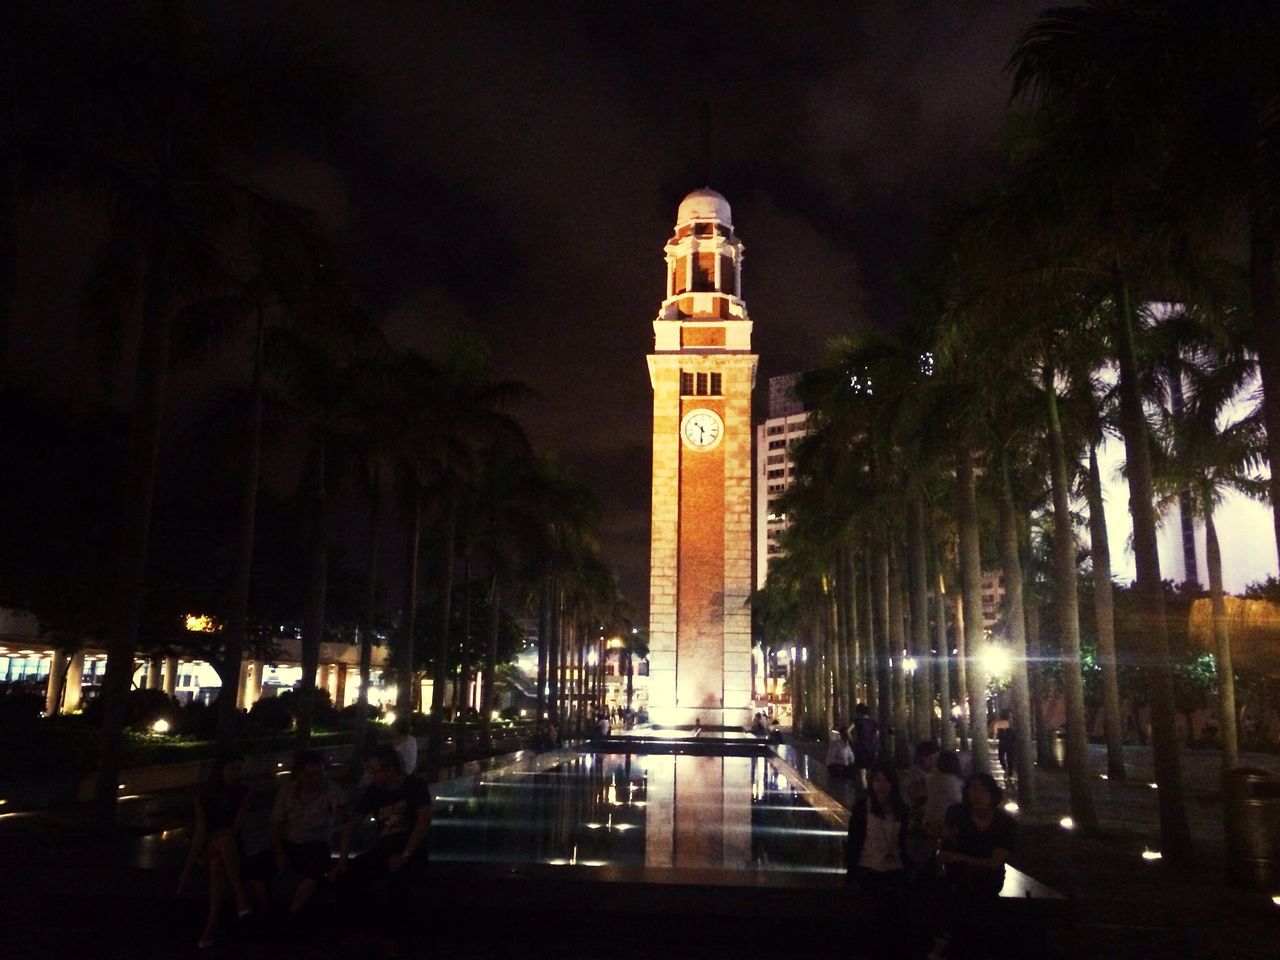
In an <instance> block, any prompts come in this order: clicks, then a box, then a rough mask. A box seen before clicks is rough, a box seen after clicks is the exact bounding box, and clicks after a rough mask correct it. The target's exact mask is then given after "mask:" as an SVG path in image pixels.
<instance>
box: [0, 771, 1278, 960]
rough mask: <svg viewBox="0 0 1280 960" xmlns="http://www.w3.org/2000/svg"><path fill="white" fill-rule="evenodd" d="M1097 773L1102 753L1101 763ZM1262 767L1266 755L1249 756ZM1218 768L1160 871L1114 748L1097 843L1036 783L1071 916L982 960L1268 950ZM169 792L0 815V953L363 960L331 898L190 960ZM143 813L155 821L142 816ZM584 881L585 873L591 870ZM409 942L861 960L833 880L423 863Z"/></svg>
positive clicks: (460, 953)
mask: <svg viewBox="0 0 1280 960" xmlns="http://www.w3.org/2000/svg"><path fill="white" fill-rule="evenodd" d="M1098 759H1099V769H1100V770H1101V769H1103V767H1102V765H1101V757H1100V756H1099V758H1098ZM1250 762H1251V763H1260V764H1261V765H1263V766H1268V765H1269V766H1270V767H1271V768H1272V769H1275V768H1276V766H1277V764H1276V760H1275V758H1250ZM1216 764H1217V758H1216V756H1215V755H1213V754H1212V753H1210V752H1207V751H1206V752H1205V753H1204V754H1198V753H1195V752H1191V753H1189V754H1188V755H1187V758H1186V767H1187V776H1188V783H1189V785H1190V786H1191V790H1190V793H1191V815H1192V826H1193V831H1194V833H1195V836H1196V841H1197V857H1198V860H1197V864H1196V865H1195V866H1194V867H1193V868H1192V869H1190V870H1184V871H1175V870H1173V869H1171V868H1169V867H1168V866H1166V865H1164V864H1163V863H1160V862H1154V863H1153V862H1149V861H1144V860H1143V859H1142V856H1141V853H1142V851H1143V849H1144V847H1155V846H1158V844H1157V843H1156V837H1157V832H1156V830H1155V828H1154V826H1153V825H1154V823H1155V816H1154V810H1155V791H1154V790H1151V789H1150V787H1149V786H1148V785H1147V781H1146V777H1149V775H1150V774H1149V758H1147V757H1146V755H1145V753H1144V751H1141V750H1139V749H1137V748H1135V749H1134V750H1133V751H1132V761H1131V764H1130V766H1131V777H1130V780H1129V782H1127V783H1123V784H1116V783H1104V782H1101V781H1099V783H1098V786H1097V799H1098V802H1099V806H1100V809H1101V811H1102V815H1103V824H1104V833H1103V834H1102V835H1101V836H1098V837H1084V836H1081V835H1079V834H1078V833H1076V832H1070V831H1067V830H1064V829H1062V828H1061V827H1060V826H1058V820H1059V818H1060V817H1061V816H1063V815H1065V814H1066V812H1067V809H1066V799H1065V797H1066V783H1065V776H1064V775H1063V774H1062V773H1060V772H1057V771H1046V772H1044V773H1043V774H1042V777H1041V793H1042V803H1041V809H1040V811H1039V812H1038V813H1036V814H1035V815H1027V814H1025V813H1023V814H1022V815H1021V820H1022V824H1021V828H1020V836H1019V849H1018V852H1017V855H1016V857H1015V858H1014V864H1015V865H1016V866H1017V867H1018V868H1020V869H1022V870H1024V871H1026V872H1027V873H1029V874H1031V875H1032V876H1034V877H1036V878H1037V879H1039V880H1041V881H1043V882H1045V883H1047V884H1049V885H1050V886H1052V887H1054V888H1056V889H1058V890H1060V891H1062V892H1063V893H1065V894H1066V895H1067V896H1068V897H1069V898H1070V899H1071V901H1072V903H1071V910H1072V919H1071V922H1070V923H1069V924H1067V925H1065V926H1064V925H1062V924H1061V923H1060V919H1061V916H1060V915H1058V916H1056V917H1047V918H1037V916H1036V914H1035V913H1034V910H1035V909H1036V908H1035V907H1034V906H1028V905H1019V907H1020V908H1021V909H1022V913H1021V914H1019V915H1016V916H1015V919H1016V920H1017V921H1018V922H1019V923H1023V929H1022V930H1020V931H1018V930H1015V931H1014V932H1013V933H1012V934H1010V935H1009V936H1008V938H1005V939H1002V941H1001V942H1000V943H998V944H993V950H992V956H1010V955H1016V954H1017V953H1019V952H1022V951H1020V950H1018V949H1017V948H1018V947H1020V946H1027V945H1034V944H1036V943H1037V941H1040V942H1039V944H1038V946H1037V947H1036V950H1037V952H1036V953H1035V954H1034V955H1037V956H1048V957H1060V958H1064V960H1065V958H1076V957H1079V958H1121V960H1123V958H1145V957H1195V958H1228V957H1230V958H1246V960H1248V958H1253V957H1257V958H1259V960H1261V958H1268V960H1272V958H1274V957H1276V956H1280V907H1276V906H1274V905H1273V904H1272V903H1271V894H1272V893H1277V894H1280V890H1277V891H1265V892H1264V891H1244V890H1238V889H1235V888H1232V887H1230V886H1228V885H1227V884H1226V882H1225V871H1224V866H1223V864H1224V860H1225V857H1224V851H1223V841H1222V818H1221V813H1220V810H1221V806H1220V804H1221V799H1220V791H1219V788H1218V785H1217V774H1216V769H1217V768H1216ZM181 803H182V801H181V800H180V799H178V798H173V797H170V798H159V799H157V800H156V801H155V802H154V803H147V802H140V803H138V804H137V805H136V806H135V808H134V809H133V810H132V811H131V812H130V811H128V808H127V807H126V811H127V815H126V817H125V818H124V821H125V822H124V824H123V827H122V830H121V831H120V833H119V835H118V836H117V837H115V838H113V839H112V840H109V841H103V840H100V839H98V838H96V837H95V836H94V835H93V833H92V831H91V830H90V829H89V828H88V826H87V825H86V824H85V823H84V822H83V820H82V813H81V812H80V811H78V810H75V809H67V810H61V811H54V812H51V813H45V814H31V815H20V816H7V817H5V819H3V820H0V863H3V865H4V869H3V870H0V897H2V898H3V900H0V902H3V903H4V905H5V911H4V912H5V915H6V917H7V918H8V922H7V923H6V924H5V931H4V934H3V936H2V937H0V955H2V956H4V957H5V958H33V960H44V958H63V957H71V956H87V957H100V958H117V957H118V958H121V960H124V958H130V960H132V958H139V960H142V958H163V957H184V956H210V957H221V956H228V957H231V956H234V957H245V958H258V957H261V958H267V957H272V958H277V957H299V958H312V957H314V958H328V957H361V958H366V957H367V958H376V957H378V956H380V955H381V951H382V948H381V945H380V943H379V941H378V938H377V937H376V936H370V935H368V934H361V933H359V932H358V929H357V925H356V924H355V922H354V920H355V919H356V918H353V917H350V916H349V915H347V913H346V911H344V909H343V908H342V905H341V904H332V905H330V906H329V907H328V908H326V909H324V910H322V911H319V912H318V913H317V914H316V915H315V916H313V917H312V918H310V919H309V921H308V922H307V923H306V924H301V925H299V926H298V927H297V928H295V929H283V928H278V927H275V926H271V925H267V924H265V923H264V922H261V921H255V920H250V921H246V922H245V923H244V924H243V925H236V924H228V926H227V928H226V929H227V932H226V934H225V935H224V936H223V937H222V938H221V939H220V940H219V943H218V945H217V946H216V947H215V948H213V949H212V950H209V951H199V950H197V949H196V947H195V940H196V934H197V933H198V931H199V927H200V922H201V918H202V915H203V903H202V902H201V899H200V896H199V892H198V891H197V892H196V893H195V895H187V896H183V897H177V896H175V895H174V885H175V882H176V867H175V863H177V862H179V861H180V859H181V855H182V850H183V847H184V846H185V839H184V837H183V836H182V835H177V836H169V835H163V834H159V833H155V832H154V829H155V826H156V824H157V822H162V821H167V822H171V821H172V816H173V812H174V808H175V805H180V804H181ZM157 818H158V819H157ZM597 876H599V875H597ZM415 903H417V904H420V905H421V906H420V910H418V911H416V912H415V916H414V918H413V922H412V933H411V934H410V936H409V937H408V938H406V940H405V941H404V942H403V944H402V947H401V951H400V955H401V956H409V957H417V956H423V957H425V956H432V957H441V956H443V957H458V958H473V957H474V958H481V957H495V958H497V957H501V958H503V960H510V958H512V957H522V958H523V957H535V958H541V957H547V958H552V957H554V958H567V960H575V958H578V957H581V958H584V960H585V958H588V957H589V958H592V960H604V958H608V960H631V958H636V960H641V958H643V960H663V958H673V960H676V958H681V960H683V958H690V960H693V958H708V960H718V958H721V957H723V958H726V960H727V958H734V960H740V958H743V957H746V956H767V955H770V954H774V953H782V954H783V955H794V956H800V957H805V958H810V957H811V958H815V960H824V958H828V957H830V958H841V960H850V958H856V957H858V956H859V955H860V954H861V951H860V949H859V946H860V942H861V941H860V929H861V927H862V924H863V922H864V920H865V918H864V917H862V915H861V913H862V908H861V907H860V905H859V904H858V902H857V900H856V899H855V898H853V897H851V896H850V895H849V893H848V891H846V890H844V889H843V888H841V887H840V886H838V885H837V886H821V885H805V886H803V887H796V886H794V885H790V884H787V883H769V884H756V883H745V884H743V885H741V886H739V887H736V888H719V889H715V890H710V889H707V888H698V887H682V886H680V885H678V884H674V883H667V884H659V885H653V884H645V885H635V884H632V883H630V882H627V878H625V877H617V876H615V877H613V878H612V879H611V880H609V881H606V882H601V881H600V879H597V880H594V881H587V880H585V878H584V877H583V875H582V874H576V875H573V878H572V879H568V880H566V879H564V877H563V872H562V871H555V870H549V871H538V870H529V869H526V870H521V871H516V872H513V871H498V872H497V873H493V872H488V873H486V872H482V871H474V870H471V871H469V870H466V869H460V868H458V867H455V866H450V865H439V866H436V865H433V867H432V872H431V874H430V875H429V876H428V877H427V878H426V882H425V886H424V888H423V890H422V892H421V895H420V896H419V897H417V898H415Z"/></svg>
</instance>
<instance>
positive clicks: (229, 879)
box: [178, 750, 253, 949]
mask: <svg viewBox="0 0 1280 960" xmlns="http://www.w3.org/2000/svg"><path fill="white" fill-rule="evenodd" d="M243 776H244V757H243V755H241V754H240V753H239V751H234V750H228V751H223V752H221V753H219V754H218V755H217V756H215V757H214V758H213V764H212V765H211V766H210V767H209V776H208V779H207V780H206V781H205V784H204V787H203V788H202V789H201V790H200V793H199V794H198V795H197V796H196V831H195V835H194V836H193V837H192V839H191V852H190V853H189V854H188V856H187V865H186V867H185V868H184V869H183V871H182V879H181V880H179V881H178V890H179V892H181V890H182V888H183V887H184V886H186V883H187V878H188V877H189V876H190V875H191V871H192V868H193V867H195V865H196V864H198V863H203V864H204V866H205V867H206V869H207V870H208V871H209V912H208V915H207V916H206V918H205V923H204V930H203V931H202V932H201V934H200V941H199V944H198V946H199V947H200V948H201V949H207V948H209V947H212V946H213V943H214V939H215V937H216V936H217V933H218V921H219V920H220V919H221V916H222V902H223V901H224V900H225V899H226V898H227V894H228V893H230V894H231V897H232V899H234V901H235V905H236V916H237V917H239V918H240V919H242V920H243V919H244V918H245V917H247V916H249V915H250V914H251V913H253V909H252V908H251V907H250V906H249V895H248V893H247V892H246V891H245V886H244V880H243V878H242V877H241V873H240V866H241V862H242V860H243V858H244V851H243V850H242V849H241V838H240V835H241V833H242V832H243V831H244V822H245V820H246V819H247V818H248V816H249V791H248V790H246V789H245V787H244V784H243V783H241V782H240V781H241V778H242V777H243Z"/></svg>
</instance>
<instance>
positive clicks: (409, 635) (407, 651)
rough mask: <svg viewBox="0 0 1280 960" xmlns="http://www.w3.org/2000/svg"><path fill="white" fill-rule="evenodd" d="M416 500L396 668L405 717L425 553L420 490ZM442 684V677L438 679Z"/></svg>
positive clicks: (398, 700) (411, 511) (410, 700)
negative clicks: (419, 586) (421, 571)
mask: <svg viewBox="0 0 1280 960" xmlns="http://www.w3.org/2000/svg"><path fill="white" fill-rule="evenodd" d="M411 496H412V497H413V502H412V504H411V505H410V507H409V526H408V530H407V531H406V534H405V563H404V574H405V589H404V597H405V600H404V622H403V623H402V624H401V632H400V669H399V670H398V671H397V672H398V673H399V677H398V680H397V682H398V683H399V685H400V690H399V693H398V696H397V697H396V708H397V709H398V710H399V711H400V713H402V714H403V715H404V716H406V717H410V716H412V714H413V688H414V687H415V686H416V684H415V683H414V674H415V672H416V671H415V669H414V665H415V663H416V661H417V656H416V651H415V650H414V646H415V645H416V644H417V642H418V641H417V634H418V585H419V583H420V582H421V579H422V578H421V576H420V574H419V572H418V569H419V560H420V557H421V555H422V496H421V494H420V493H419V491H417V490H414V491H413V492H412V493H411ZM434 685H435V686H439V680H438V679H437V680H436V681H435V684H434Z"/></svg>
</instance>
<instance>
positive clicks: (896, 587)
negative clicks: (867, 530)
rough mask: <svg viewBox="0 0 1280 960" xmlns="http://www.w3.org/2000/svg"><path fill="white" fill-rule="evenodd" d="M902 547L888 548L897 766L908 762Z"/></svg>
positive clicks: (895, 759)
mask: <svg viewBox="0 0 1280 960" xmlns="http://www.w3.org/2000/svg"><path fill="white" fill-rule="evenodd" d="M902 567H903V563H902V548H901V547H899V546H898V544H897V543H896V542H895V543H894V544H893V545H892V546H891V547H890V548H889V664H890V668H891V671H892V673H891V675H890V680H889V682H890V683H891V684H892V685H893V760H894V762H895V763H896V764H897V765H898V766H899V767H905V766H907V764H909V763H910V762H911V742H910V740H911V718H910V716H908V713H907V674H906V671H905V670H904V669H903V664H902V660H903V657H902V651H903V650H905V649H906V646H907V637H906V629H905V625H904V623H903V618H904V616H905V611H904V610H903V609H902V599H903V598H902V594H903V592H904V591H903V589H902Z"/></svg>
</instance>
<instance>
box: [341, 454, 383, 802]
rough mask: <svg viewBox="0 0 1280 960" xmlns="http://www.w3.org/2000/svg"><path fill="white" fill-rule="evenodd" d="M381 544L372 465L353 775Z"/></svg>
mask: <svg viewBox="0 0 1280 960" xmlns="http://www.w3.org/2000/svg"><path fill="white" fill-rule="evenodd" d="M381 547H382V487H381V484H380V482H379V477H378V473H377V470H376V468H375V470H374V473H373V485H372V490H371V491H370V494H369V551H368V556H367V559H366V562H365V577H364V623H363V624H362V625H361V627H360V689H359V691H358V692H357V694H356V732H355V737H354V738H353V740H352V745H351V763H350V766H349V770H350V772H351V774H352V776H353V777H355V778H356V779H358V776H356V775H357V774H358V772H359V769H360V764H361V763H363V762H364V754H365V749H366V744H367V742H368V739H369V678H370V674H372V673H373V637H374V632H375V630H376V629H377V624H378V555H379V554H380V553H381Z"/></svg>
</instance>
